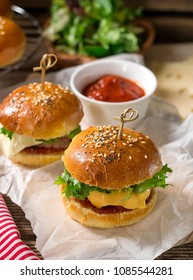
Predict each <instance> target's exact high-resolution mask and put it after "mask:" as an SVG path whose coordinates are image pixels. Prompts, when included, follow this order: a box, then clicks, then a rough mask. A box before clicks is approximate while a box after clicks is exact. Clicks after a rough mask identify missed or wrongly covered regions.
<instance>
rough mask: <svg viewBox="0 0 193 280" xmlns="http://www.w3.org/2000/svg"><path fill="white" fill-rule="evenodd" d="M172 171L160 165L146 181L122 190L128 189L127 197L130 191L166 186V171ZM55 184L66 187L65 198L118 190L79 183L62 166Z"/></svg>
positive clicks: (137, 191) (81, 198)
mask: <svg viewBox="0 0 193 280" xmlns="http://www.w3.org/2000/svg"><path fill="white" fill-rule="evenodd" d="M167 172H172V170H171V168H169V167H168V166H167V164H166V165H164V166H163V167H162V169H161V170H160V171H159V172H157V173H156V174H155V175H154V176H153V177H152V178H150V179H147V180H146V181H144V182H142V183H140V184H137V185H134V186H130V187H128V188H124V191H125V190H127V191H128V199H129V197H130V195H131V193H132V192H135V193H141V192H144V191H146V190H147V189H151V188H156V187H161V188H166V186H168V184H167V183H166V178H167V176H166V173H167ZM55 184H58V185H61V184H65V185H66V189H65V190H64V194H65V196H66V198H67V199H68V198H69V197H70V196H74V197H75V198H77V199H80V200H84V199H85V198H86V197H87V196H88V195H89V193H90V192H92V191H99V192H105V193H111V192H116V191H119V190H107V189H101V188H99V187H96V186H89V185H87V184H84V183H81V182H79V181H78V180H76V179H75V178H73V177H72V176H71V174H70V173H69V172H68V171H67V170H66V169H65V168H64V172H63V174H62V175H61V176H59V177H58V179H57V180H56V181H55Z"/></svg>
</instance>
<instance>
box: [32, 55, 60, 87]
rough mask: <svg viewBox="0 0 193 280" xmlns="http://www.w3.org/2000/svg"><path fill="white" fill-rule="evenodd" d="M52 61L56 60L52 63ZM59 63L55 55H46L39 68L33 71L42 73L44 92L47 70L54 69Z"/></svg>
mask: <svg viewBox="0 0 193 280" xmlns="http://www.w3.org/2000/svg"><path fill="white" fill-rule="evenodd" d="M52 59H54V60H53V61H52ZM56 62H57V57H56V55H55V54H44V55H43V57H42V59H41V61H40V66H39V67H34V68H33V71H34V72H35V71H42V75H41V83H42V91H44V82H45V77H46V70H48V69H49V68H51V67H53V66H54V65H55V64H56Z"/></svg>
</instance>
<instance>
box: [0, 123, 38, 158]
mask: <svg viewBox="0 0 193 280" xmlns="http://www.w3.org/2000/svg"><path fill="white" fill-rule="evenodd" d="M0 127H2V125H0ZM40 143H42V142H40V141H36V140H35V139H34V138H31V137H27V136H22V135H19V134H17V133H13V135H12V139H9V137H7V136H6V135H4V134H0V145H1V149H2V152H3V154H4V155H6V156H7V157H9V156H12V155H14V154H17V153H18V152H20V151H22V150H23V149H25V148H26V147H30V146H34V145H38V144H40Z"/></svg>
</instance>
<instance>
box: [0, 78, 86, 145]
mask: <svg viewBox="0 0 193 280" xmlns="http://www.w3.org/2000/svg"><path fill="white" fill-rule="evenodd" d="M82 117H83V109H82V104H81V103H80V101H79V99H78V98H77V97H76V96H75V95H74V94H73V93H72V92H71V91H70V90H69V89H67V88H63V87H62V86H60V85H56V84H53V83H50V82H45V83H44V90H42V84H41V83H32V84H28V85H23V86H21V87H19V88H16V89H15V90H14V91H13V92H11V93H10V94H9V95H8V96H7V97H6V98H5V99H4V100H3V102H2V103H1V104H0V123H1V124H2V125H3V126H4V127H5V128H6V129H8V130H10V131H12V132H16V133H18V134H20V135H24V136H28V137H32V138H35V139H44V140H47V139H53V138H57V137H62V136H64V135H66V134H68V133H69V132H71V131H72V130H74V129H75V128H76V127H77V126H78V125H79V123H80V121H81V119H82Z"/></svg>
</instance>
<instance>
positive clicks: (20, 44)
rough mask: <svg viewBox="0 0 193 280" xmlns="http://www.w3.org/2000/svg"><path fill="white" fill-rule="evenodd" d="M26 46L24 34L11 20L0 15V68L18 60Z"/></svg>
mask: <svg viewBox="0 0 193 280" xmlns="http://www.w3.org/2000/svg"><path fill="white" fill-rule="evenodd" d="M25 48H26V35H25V33H24V32H23V30H22V29H21V27H20V26H19V25H18V24H17V23H16V22H14V21H13V20H11V19H9V18H6V17H3V16H0V68H3V67H6V66H8V65H10V64H13V63H15V62H17V61H19V60H20V59H21V58H22V56H23V54H24V52H25Z"/></svg>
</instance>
